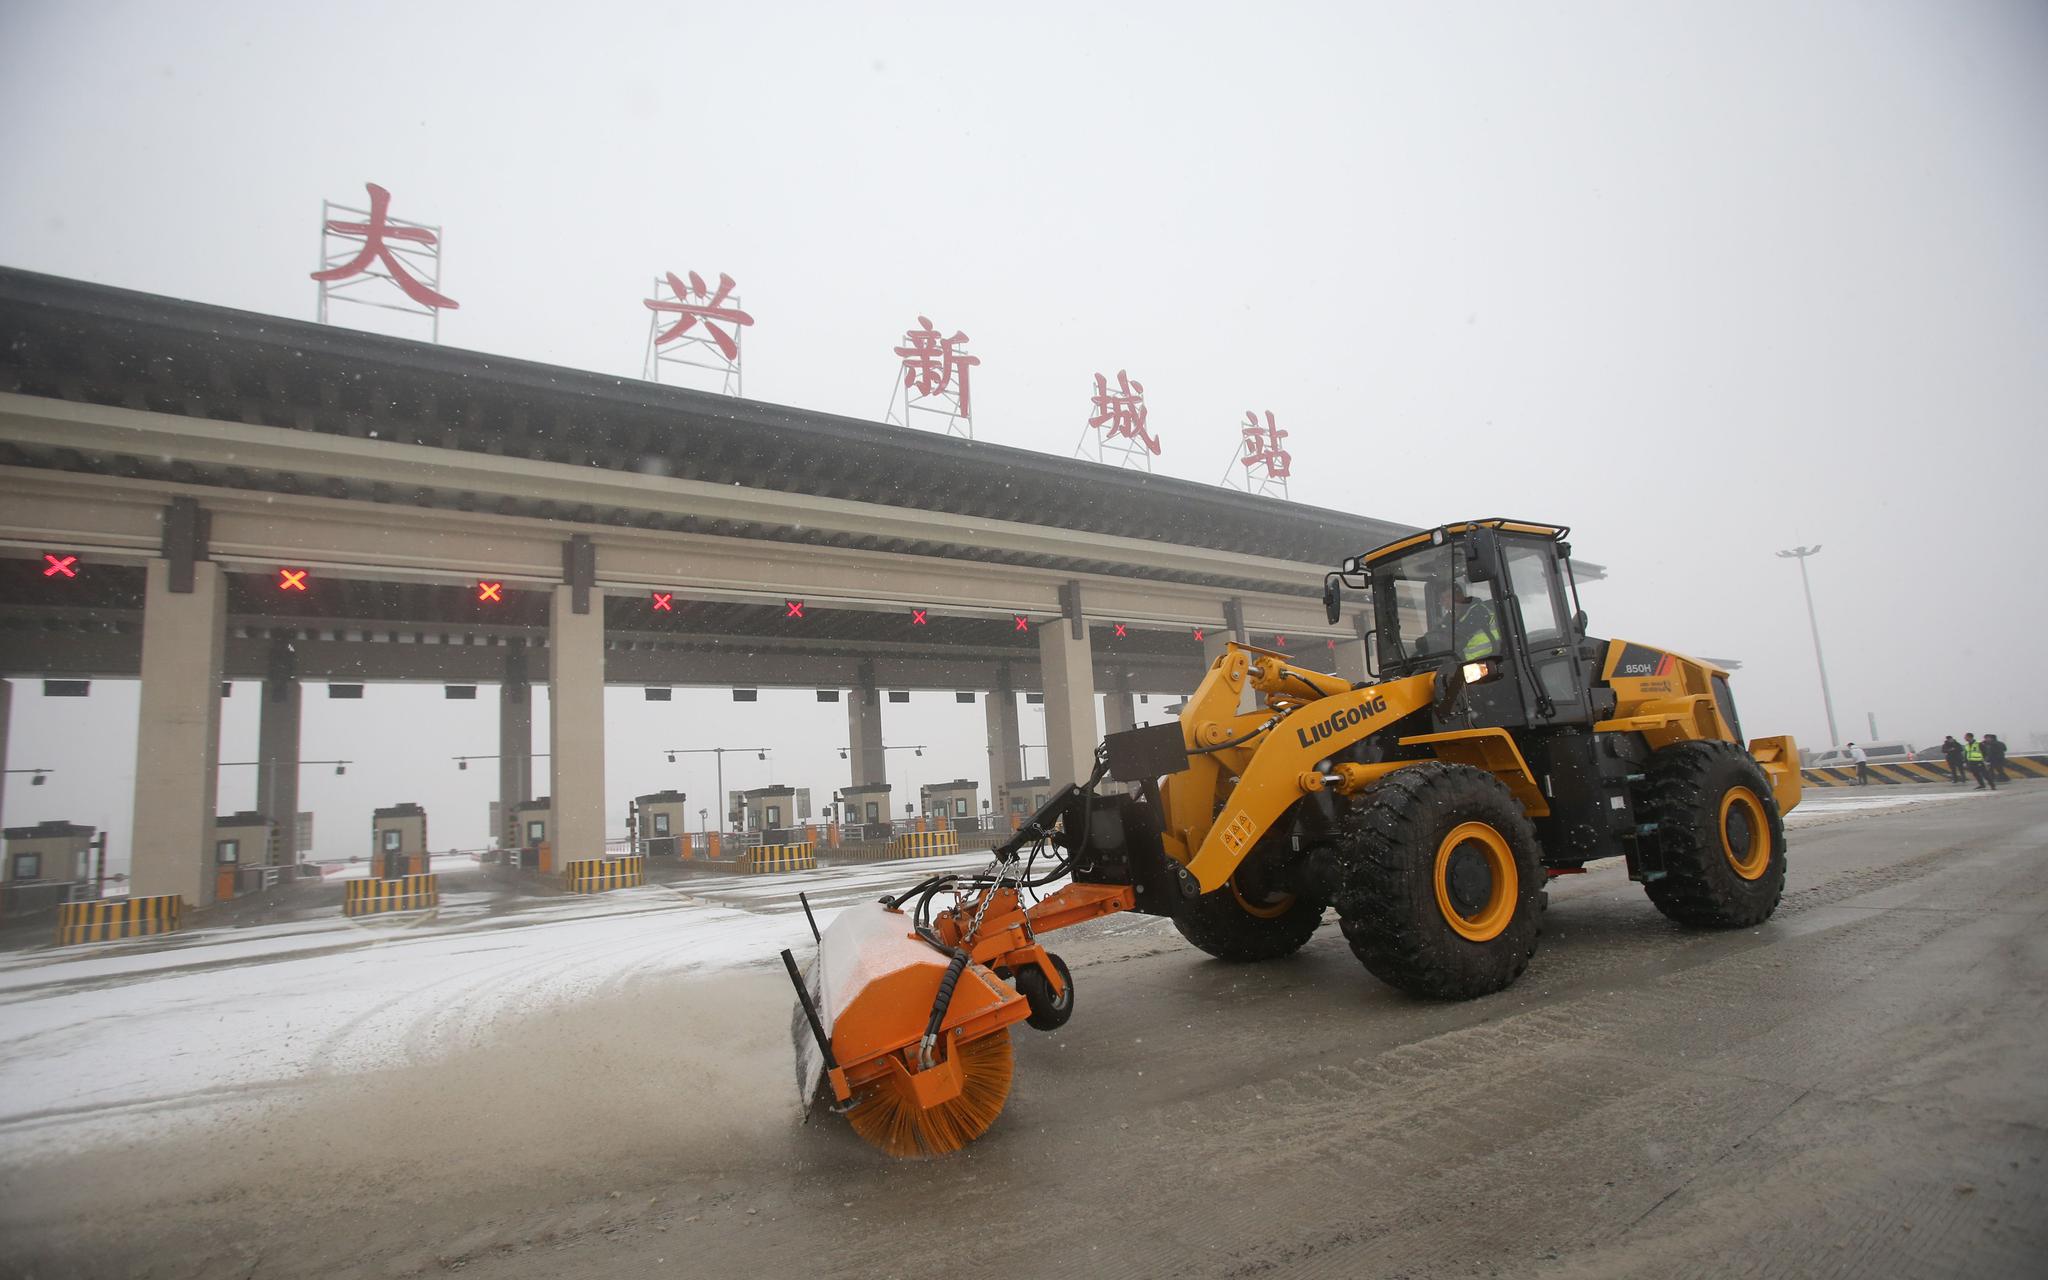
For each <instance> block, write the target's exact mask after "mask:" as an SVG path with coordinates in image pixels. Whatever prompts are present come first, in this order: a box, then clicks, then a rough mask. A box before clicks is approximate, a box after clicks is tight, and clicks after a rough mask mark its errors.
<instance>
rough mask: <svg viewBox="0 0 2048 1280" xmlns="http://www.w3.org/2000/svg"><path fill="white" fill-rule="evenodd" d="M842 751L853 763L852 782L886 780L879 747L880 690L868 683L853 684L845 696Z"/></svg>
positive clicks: (867, 783) (864, 783) (862, 783)
mask: <svg viewBox="0 0 2048 1280" xmlns="http://www.w3.org/2000/svg"><path fill="white" fill-rule="evenodd" d="M846 754H847V757H848V758H849V759H850V760H851V762H852V764H853V785H854V786H856V787H867V786H880V785H882V784H883V783H885V782H887V781H888V780H889V765H888V761H887V760H885V759H884V757H885V756H886V755H887V754H888V753H887V752H885V751H883V750H882V693H881V690H879V689H877V688H876V687H875V686H873V685H872V684H870V685H855V686H854V687H853V688H852V689H850V690H849V691H848V697H847V699H846Z"/></svg>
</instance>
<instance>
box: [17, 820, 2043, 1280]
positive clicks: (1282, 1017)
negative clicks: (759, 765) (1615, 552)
mask: <svg viewBox="0 0 2048 1280" xmlns="http://www.w3.org/2000/svg"><path fill="white" fill-rule="evenodd" d="M2044 859H2048V784H2042V785H2039V786H2035V787H2014V788H2011V789H2009V790H2006V791H2001V792H2000V793H1998V794H1997V795H1995V796H1991V795H1985V796H1970V797H1965V798H1962V799H1959V800H1955V801H1950V802H1944V803H1931V804H1924V805H1914V806H1909V807H1903V808H1890V809H1872V810H1856V809H1853V808H1852V809H1844V810H1841V811H1839V812H1836V813H1834V814H1832V815H1830V816H1824V817H1823V816H1821V813H1820V809H1819V807H1818V806H1817V807H1816V809H1815V810H1814V811H1811V812H1810V813H1809V815H1808V817H1807V818H1806V819H1805V820H1804V821H1803V822H1802V824H1801V825H1799V826H1797V827H1795V829H1794V832H1793V835H1792V851H1791V879H1790V885H1789V889H1788V892H1787V895H1786V898H1785V902H1784V904H1783V906H1782V907H1781V908H1780V910H1779V912H1778V914H1777V916H1776V917H1775V918H1774V919H1772V920H1771V921H1770V922H1768V923H1767V924H1766V925H1764V926H1762V927H1760V928H1757V929H1753V930H1744V931H1740V932H1734V933H1706V932H1694V931H1687V930H1683V929H1680V928H1678V927H1676V926H1674V925H1672V924H1670V923H1669V922H1667V921H1665V920H1664V919H1663V918H1662V917H1661V916H1659V915H1658V914H1657V913H1656V912H1655V911H1654V910H1653V909H1652V908H1651V907H1650V906H1649V904H1648V903H1647V901H1646V900H1645V899H1644V898H1643V896H1642V894H1641V892H1640V891H1639V890H1638V889H1637V888H1636V887H1635V886H1634V885H1631V884H1629V883H1628V882H1627V881H1626V879H1625V878H1624V877H1623V876H1622V874H1621V872H1620V869H1619V868H1618V867H1611V868H1603V869H1599V870H1596V871H1595V872H1593V873H1592V874H1588V875H1585V876H1581V877H1570V878H1566V879H1562V880H1559V881H1557V882H1555V884H1554V886H1553V889H1552V906H1551V909H1550V911H1549V912H1548V915H1547V917H1546V933H1545V936H1544V939H1543V944H1542V947H1541V949H1540V950H1539V952H1538V954H1537V957H1536V959H1535V961H1534V963H1533V964H1532V966H1531V968H1530V970H1529V972H1528V974H1527V975H1526V976H1525V977H1524V979H1523V980H1522V981H1521V982H1520V983H1519V984H1518V985H1517V986H1515V987H1514V988H1513V989H1511V990H1509V991H1507V992H1505V993H1502V994H1500V995H1498V996H1494V997H1490V998H1487V999H1483V1000H1479V1001H1473V1002H1469V1003H1464V1004H1455V1005H1443V1004H1431V1003H1424V1002H1419V1001H1415V1000H1410V999H1408V998H1406V997H1403V996H1400V995H1398V994H1396V993H1395V992H1393V991H1391V990H1389V989H1387V988H1385V987H1383V986H1381V985H1380V984H1378V983H1376V982H1375V981H1374V980H1373V979H1371V978H1370V977H1369V976H1368V975H1366V974H1365V973H1364V971H1363V970H1362V969H1361V968H1360V967H1359V966H1358V964H1357V962H1356V961H1355V960H1354V959H1353V958H1352V956H1351V954H1350V952H1349V950H1348V949H1347V948H1346V947H1345V945H1344V942H1343V939H1342V937H1341V936H1340V935H1339V934H1338V932H1337V930H1336V929H1335V928H1334V927H1326V928H1325V929H1324V930H1323V931H1322V932H1320V933H1319V934H1318V935H1317V936H1316V938H1315V939H1314V940H1313V941H1312V942H1311V943H1310V944H1309V946H1308V947H1307V948H1305V949H1304V950H1303V952H1302V953H1300V954H1299V955H1298V956H1295V957H1293V958H1290V959H1288V960H1285V961H1280V962H1276V963H1271V964H1265V965H1257V966H1231V965H1226V964H1222V963H1220V962H1217V961H1214V960H1210V959H1208V958H1206V957H1204V956H1202V955H1201V954H1200V953H1198V952H1195V951H1193V950H1192V949H1190V948H1189V947H1187V946H1186V945H1185V944H1183V943H1182V942H1181V941H1180V939H1179V937H1178V935H1177V934H1175V933H1174V932H1173V931H1172V929H1171V928H1170V926H1166V925H1164V924H1163V923H1161V922H1157V921H1152V920H1147V919H1142V918H1126V919H1120V920H1115V921H1109V922H1104V924H1103V925H1101V926H1095V927H1090V928H1089V929H1088V930H1086V931H1083V930H1076V931H1073V934H1074V935H1077V936H1069V935H1064V934H1063V935H1057V936H1056V937H1055V939H1054V945H1055V947H1056V948H1057V949H1059V950H1061V951H1062V953H1063V954H1064V955H1065V956H1066V957H1067V958H1068V959H1069V961H1070V962H1071V963H1072V964H1073V968H1074V976H1075V980H1076V991H1077V1005H1078V1007H1077V1011H1076V1014H1075V1016H1074V1019H1073V1021H1072V1022H1070V1023H1069V1024H1068V1025H1067V1026H1066V1027H1065V1028H1064V1029H1062V1030H1061V1031H1058V1032H1054V1033H1049V1034H1048V1033H1037V1032H1032V1031H1029V1030H1026V1029H1020V1030H1019V1031H1018V1032H1017V1081H1016V1085H1015V1088H1014V1090H1013V1093H1012V1096H1011V1099H1010V1102H1009V1105H1008V1108H1007V1110H1006V1111H1005V1113H1004V1116H1003V1118H1002V1119H1001V1120H1000V1121H999V1122H998V1123H997V1125H996V1127H995V1128H994V1129H993V1130H992V1131H991V1133H990V1134H989V1135H988V1136H987V1137H986V1138H985V1139H983V1140H982V1141H981V1142H979V1143H977V1144H975V1145H974V1146H973V1147H972V1148H970V1149H969V1150H968V1151H967V1152H964V1153H962V1154H961V1155H959V1156H956V1157H953V1158H950V1159H946V1160H941V1161H931V1162H898V1161H891V1160H888V1159H885V1158H883V1157H881V1156H879V1155H877V1154H875V1153H874V1152H872V1151H870V1150H869V1149H868V1148H867V1147H865V1146H864V1145H863V1144H861V1143H860V1142H859V1141H858V1140H857V1139H855V1138H854V1137H852V1135H851V1134H850V1133H847V1132H845V1131H844V1129H843V1126H841V1125H839V1124H838V1123H837V1122H835V1121H831V1120H830V1118H829V1117H828V1118H827V1119H826V1121H825V1122H823V1123H819V1122H814V1123H812V1124H810V1125H808V1126H805V1125H802V1124H799V1123H797V1122H796V1121H795V1120H793V1119H792V1118H791V1115H792V1111H793V1108H792V1106H791V1102H790V1098H789V1096H788V1095H789V1093H790V1092H791V1090H790V1085H789V1083H788V1067H787V1064H786V1062H785V1061H783V1058H782V1054H783V1043H784V1042H783V1028H784V1027H785V1026H786V1019H787V997H786V986H784V987H782V988H781V990H780V991H778V985H779V983H778V980H777V979H776V977H775V975H774V974H773V973H772V972H770V971H768V970H766V969H765V968H764V969H758V970H745V971H737V972H728V973H724V974H714V975H709V976H705V977H703V978H701V979H693V978H690V977H687V976H685V977H682V978H677V977H674V976H667V977H664V978H663V979H662V981H661V983H660V984H650V985H648V986H646V987H643V988H641V989H636V990H633V991H630V992H615V993H612V994H609V995H607V996H606V997H605V999H604V1000H602V1001H597V1002H593V1003H590V1004H587V1005H584V1006H581V1007H578V1008H576V1009H575V1010H573V1012H572V1014H571V1015H566V1016H554V1015H551V1016H549V1017H546V1018H540V1017H536V1018H535V1019H534V1020H532V1021H531V1022H527V1023H520V1022H517V1021H513V1022H510V1023H508V1025H507V1026H505V1028H504V1029H503V1031H502V1035H501V1038H500V1039H499V1041H498V1042H496V1043H494V1044H493V1045H492V1046H491V1047H490V1049H489V1050H488V1052H484V1053H479V1054H476V1055H472V1056H469V1057H457V1058H455V1059H453V1060H451V1061H450V1062H448V1063H446V1064H443V1065H442V1066H440V1067H438V1068H436V1069H435V1070H434V1071H432V1072H426V1071H422V1070H420V1069H413V1070H408V1071H403V1072H397V1071H395V1072H392V1073H390V1075H389V1076H388V1077H377V1076H371V1077H367V1078H366V1077H362V1076H356V1077H351V1078H350V1080H349V1081H347V1082H336V1083H335V1085H334V1087H333V1088H332V1089H331V1090H330V1092H329V1094H328V1095H327V1096H323V1097H318V1098H313V1099H309V1100H307V1101H305V1102H304V1104H303V1108H302V1109H301V1110H298V1111H287V1112H283V1113H265V1114H264V1115H262V1116H261V1117H260V1118H252V1120H251V1121H250V1122H249V1125H248V1126H247V1127H246V1128H245V1129H244V1128H238V1129H237V1130H236V1131H234V1132H220V1133H215V1134H211V1135H207V1136H205V1137H203V1138H189V1137H188V1138H184V1139H180V1140H179V1141H178V1142H177V1143H163V1144H155V1145H150V1144H139V1145H137V1146H135V1147H133V1148H131V1149H128V1150H125V1151H118V1152H105V1153H97V1154H93V1155H91V1156H86V1155H81V1156H79V1157H78V1158H77V1159H75V1160H73V1161H70V1162H68V1163H67V1162H61V1161H60V1162H53V1163H46V1164H42V1165H38V1166H36V1167H35V1168H33V1169H31V1170H16V1171H11V1172H10V1173H9V1174H8V1175H7V1177H6V1180H5V1182H4V1183H0V1229H4V1232H5V1234H7V1235H9V1236H11V1237H12V1238H13V1239H14V1241H15V1242H16V1243H15V1246H14V1247H12V1248H11V1249H10V1250H9V1251H8V1253H7V1255H6V1256H5V1257H4V1258H0V1271H5V1272H8V1273H15V1274H34V1275H72V1274H107V1273H113V1272H122V1273H133V1274H143V1275H151V1276H157V1275H161V1276H182V1275H201V1274H206V1275H211V1274H234V1275H249V1276H299V1275H307V1276H311V1275H320V1276H339V1275H364V1276H372V1275H375V1276H385V1275H407V1274H427V1275H437V1274H444V1273H447V1272H450V1271H454V1270H460V1271H461V1272H462V1274H464V1275H465V1276H482V1277H507V1278H523V1277H546V1278H547V1280H576V1278H578V1277H600V1276H601V1277H605V1278H606V1280H615V1278H616V1277H618V1276H621V1275H627V1276H639V1275H665V1274H674V1275H707V1276H708V1275H720V1276H726V1275H748V1276H803V1277H812V1278H829V1277H842V1276H843V1277H855V1276H860V1277H867V1276H896V1275H901V1276H919V1277H923V1276H931V1277H952V1276H962V1275H967V1276H974V1275H990V1274H1001V1275H1004V1276H1091V1277H1092V1276H1121V1275H1132V1276H1153V1275H1178V1276H1214V1277H1253V1276H1332V1277H1338V1276H1342V1277H1352V1276H1368V1275H1374V1276H1485V1275H1505V1276H1518V1277H1519V1276H1560V1277H1563V1276H1569V1277H1578V1276H1609V1275H1612V1276H1635V1275H1656V1276H1660V1277H1662V1276H1671V1277H1684V1276H1694V1275H1698V1276H1708V1275H1712V1276H1731V1275H1734V1276H1750V1275H1755V1276H1772V1275H1784V1276H1829V1275H1841V1276H1898V1277H1922V1276H1927V1277H1932V1276H1973V1277H1979V1276H1990V1277H1996V1276H2008V1275H2009V1276H2034V1275H2039V1274H2042V1273H2043V1272H2044V1269H2048V1170H2044V1168H2043V1164H2042V1161H2043V1159H2044V1157H2048V1086H2044V1084H2043V1081H2042V1066H2043V1064H2044V1063H2048V1016H2044V1015H2048V1008H2044V1005H2048V936H2044V932H2043V929H2042V925H2043V922H2044V917H2048V877H2044V876H2043V874H2042V870H2043V863H2044ZM775 906H776V907H777V909H781V908H782V906H783V904H780V903H777V904H775ZM692 984H694V985H692ZM380 1118H381V1119H380ZM201 1170H204V1175H205V1176H199V1175H200V1171H201ZM181 1171H183V1173H184V1175H189V1176H181Z"/></svg>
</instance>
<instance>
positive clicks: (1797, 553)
mask: <svg viewBox="0 0 2048 1280" xmlns="http://www.w3.org/2000/svg"><path fill="white" fill-rule="evenodd" d="M1819 553H1820V544H1819V543H1818V542H1816V543H1814V544H1813V545H1812V546H1810V547H1794V548H1792V550H1790V551H1780V552H1779V553H1778V558H1779V559H1781V560H1797V561H1798V562H1799V585H1800V586H1801V587H1803V588H1805V589H1806V625H1807V626H1809V627H1811V628H1812V629H1813V661H1814V665H1815V666H1817V667H1819V668H1820V700H1821V702H1822V704H1823V705H1825V706H1826V707H1827V711H1828V746H1830V747H1831V748H1834V749H1836V750H1839V749H1840V748H1841V746H1842V735H1841V734H1840V733H1838V732H1837V731H1836V730H1835V695H1834V694H1832V693H1830V692H1828V660H1827V659H1826V658H1825V657H1823V656H1822V655H1821V651H1820V619H1819V618H1818V617H1817V616H1816V615H1815V614H1814V612H1813V580H1812V579H1810V578H1808V577H1807V576H1806V558H1807V557H1808V556H1811V555H1818V554H1819Z"/></svg>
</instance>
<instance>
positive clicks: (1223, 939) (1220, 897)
mask: <svg viewBox="0 0 2048 1280" xmlns="http://www.w3.org/2000/svg"><path fill="white" fill-rule="evenodd" d="M1322 923H1323V904H1322V903H1320V902H1314V901H1311V900H1309V899H1307V898H1302V897H1297V896H1295V895H1294V894H1281V895H1278V896H1276V897H1273V898H1271V899H1267V898H1264V897H1258V896H1254V897H1252V898H1250V899H1247V897H1246V896H1245V895H1244V894H1242V893H1240V892H1239V890H1238V888H1237V885H1236V884H1235V883H1234V882H1233V883H1231V884H1226V885H1224V886H1223V887H1222V888H1221V889H1218V890H1217V891H1216V892H1214V893H1205V894H1203V895H1202V896H1201V897H1199V898H1183V899H1181V901H1180V903H1179V904H1178V905H1177V906H1175V907H1174V909H1173V927H1174V928H1176V929H1178V930H1180V936H1181V937H1183V938H1186V939H1187V940H1188V941H1189V942H1192V943H1194V944H1195V946H1197V947H1199V948H1200V949H1201V950H1203V951H1206V952H1208V953H1209V954H1210V955H1212V956H1215V957H1216V958H1217V959H1218V960H1228V961H1231V962H1232V963H1234V964H1247V963H1251V962H1255V961H1259V960H1278V959H1279V958H1280V957H1282V956H1291V955H1293V954H1294V953H1295V952H1297V951H1299V950H1301V948H1302V946H1303V944H1305V943H1306V942H1307V941H1308V940H1309V938H1310V937H1311V936H1313V935H1314V933H1315V931H1316V929H1317V927H1318V926H1320V925H1321V924H1322Z"/></svg>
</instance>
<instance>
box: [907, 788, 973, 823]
mask: <svg viewBox="0 0 2048 1280" xmlns="http://www.w3.org/2000/svg"><path fill="white" fill-rule="evenodd" d="M980 794H981V784H980V783H978V782H976V781H974V780H973V779H971V778H955V779H953V780H952V781H951V782H934V783H930V784H928V785H926V786H922V787H919V788H918V789H917V798H918V802H919V804H918V807H919V808H920V809H921V810H923V812H924V816H925V817H927V818H930V819H932V820H933V821H934V822H936V823H938V824H939V827H940V829H944V828H945V827H972V826H973V825H974V820H975V819H976V818H977V817H979V816H980V814H981V806H980Z"/></svg>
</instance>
